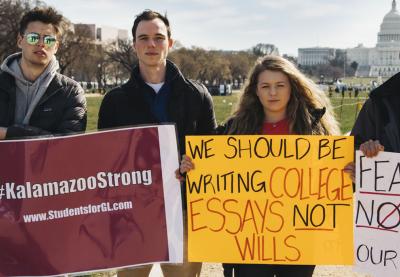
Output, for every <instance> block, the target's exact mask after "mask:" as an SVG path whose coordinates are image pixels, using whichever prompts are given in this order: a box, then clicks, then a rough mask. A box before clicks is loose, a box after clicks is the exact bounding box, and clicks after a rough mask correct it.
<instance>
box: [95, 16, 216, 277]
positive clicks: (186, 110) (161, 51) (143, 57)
mask: <svg viewBox="0 0 400 277" xmlns="http://www.w3.org/2000/svg"><path fill="white" fill-rule="evenodd" d="M132 36H133V49H134V51H135V52H136V55H137V57H138V64H137V65H136V66H135V67H134V68H133V69H132V74H131V78H130V80H129V81H128V82H127V83H125V84H123V85H122V86H120V87H117V88H115V89H113V90H111V91H110V92H109V93H107V94H106V96H105V97H104V99H103V101H102V103H101V106H100V111H99V121H98V129H100V130H101V129H105V128H116V127H122V126H131V125H138V124H157V123H163V122H173V123H175V124H176V126H177V133H178V142H179V149H180V151H181V154H183V153H184V151H185V150H184V149H185V136H186V135H208V134H213V133H214V132H215V129H216V121H215V115H214V108H213V102H212V98H211V95H210V94H209V92H208V91H207V89H206V88H205V86H203V85H201V84H199V83H197V82H194V81H191V80H189V79H187V78H185V77H184V76H183V75H182V73H181V72H180V71H179V69H178V68H177V66H176V65H175V64H173V63H172V62H171V61H169V60H167V55H168V51H169V49H170V48H171V47H172V45H173V40H172V38H171V29H170V24H169V20H168V18H167V17H166V16H163V15H161V14H160V13H158V12H155V11H152V10H145V11H143V12H142V13H140V14H139V15H137V17H136V19H135V21H134V24H133V27H132ZM183 191H184V190H183ZM183 198H184V197H183ZM184 203H185V201H184ZM183 206H184V207H185V204H184V205H183ZM184 210H185V209H184ZM184 214H185V212H184ZM184 218H185V216H184ZM184 221H185V220H184ZM185 234H186V228H185ZM184 240H186V239H185V236H184ZM185 244H186V241H184V247H185V251H184V263H183V264H161V269H162V272H163V274H164V276H171V277H172V276H182V277H185V276H187V277H191V276H199V275H200V271H201V263H189V262H188V261H187V254H186V251H187V246H185ZM151 268H152V265H147V266H141V267H134V268H129V269H122V270H119V271H118V276H119V277H125V276H148V275H149V273H150V271H151Z"/></svg>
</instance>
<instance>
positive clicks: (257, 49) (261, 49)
mask: <svg viewBox="0 0 400 277" xmlns="http://www.w3.org/2000/svg"><path fill="white" fill-rule="evenodd" d="M251 51H252V52H253V54H254V55H256V56H258V57H262V56H265V55H279V50H278V48H277V47H276V46H275V45H273V44H267V43H258V44H257V45H256V46H253V47H252V48H251Z"/></svg>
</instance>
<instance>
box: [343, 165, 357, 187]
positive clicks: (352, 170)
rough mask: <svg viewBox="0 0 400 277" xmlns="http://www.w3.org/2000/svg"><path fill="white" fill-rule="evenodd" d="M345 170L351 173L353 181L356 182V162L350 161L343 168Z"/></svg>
mask: <svg viewBox="0 0 400 277" xmlns="http://www.w3.org/2000/svg"><path fill="white" fill-rule="evenodd" d="M343 171H344V172H346V173H347V174H349V176H350V178H351V181H352V182H353V183H355V182H356V166H355V164H354V162H349V163H348V164H347V165H346V166H345V167H344V169H343Z"/></svg>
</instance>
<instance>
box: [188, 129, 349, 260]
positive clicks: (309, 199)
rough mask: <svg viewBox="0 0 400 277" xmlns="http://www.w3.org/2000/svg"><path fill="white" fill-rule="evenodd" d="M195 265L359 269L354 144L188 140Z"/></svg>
mask: <svg viewBox="0 0 400 277" xmlns="http://www.w3.org/2000/svg"><path fill="white" fill-rule="evenodd" d="M186 152H187V154H188V155H189V156H191V157H192V159H193V162H194V165H195V170H192V171H190V172H189V174H188V175H187V179H186V181H187V194H188V199H187V205H188V230H189V260H190V261H207V262H224V263H267V264H353V228H352V222H353V197H352V196H353V191H352V183H351V180H350V178H349V177H348V176H347V175H346V174H345V173H344V172H343V170H342V169H343V168H344V166H345V165H346V164H347V163H348V162H350V161H352V160H353V138H352V137H327V136H209V137H204V136H202V137H195V136H191V137H187V142H186Z"/></svg>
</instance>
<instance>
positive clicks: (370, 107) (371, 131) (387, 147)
mask: <svg viewBox="0 0 400 277" xmlns="http://www.w3.org/2000/svg"><path fill="white" fill-rule="evenodd" d="M399 86H400V73H397V74H395V75H394V76H392V77H391V78H390V79H389V80H387V81H386V82H384V83H383V84H382V85H380V86H379V87H377V88H375V89H374V90H372V91H371V93H370V94H369V98H368V99H367V101H365V103H364V105H363V107H362V109H361V111H360V113H359V114H358V116H357V119H356V122H355V123H354V126H353V129H352V131H351V133H350V135H352V136H354V144H355V147H354V148H355V149H359V150H360V151H361V152H362V153H363V154H364V155H365V156H366V157H368V158H372V157H375V156H376V155H378V154H379V152H380V151H388V152H396V153H400V95H399V93H398V88H399ZM345 170H346V172H347V173H348V174H349V175H350V177H351V178H352V180H353V183H355V164H354V163H350V164H348V165H347V166H346V168H345Z"/></svg>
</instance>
